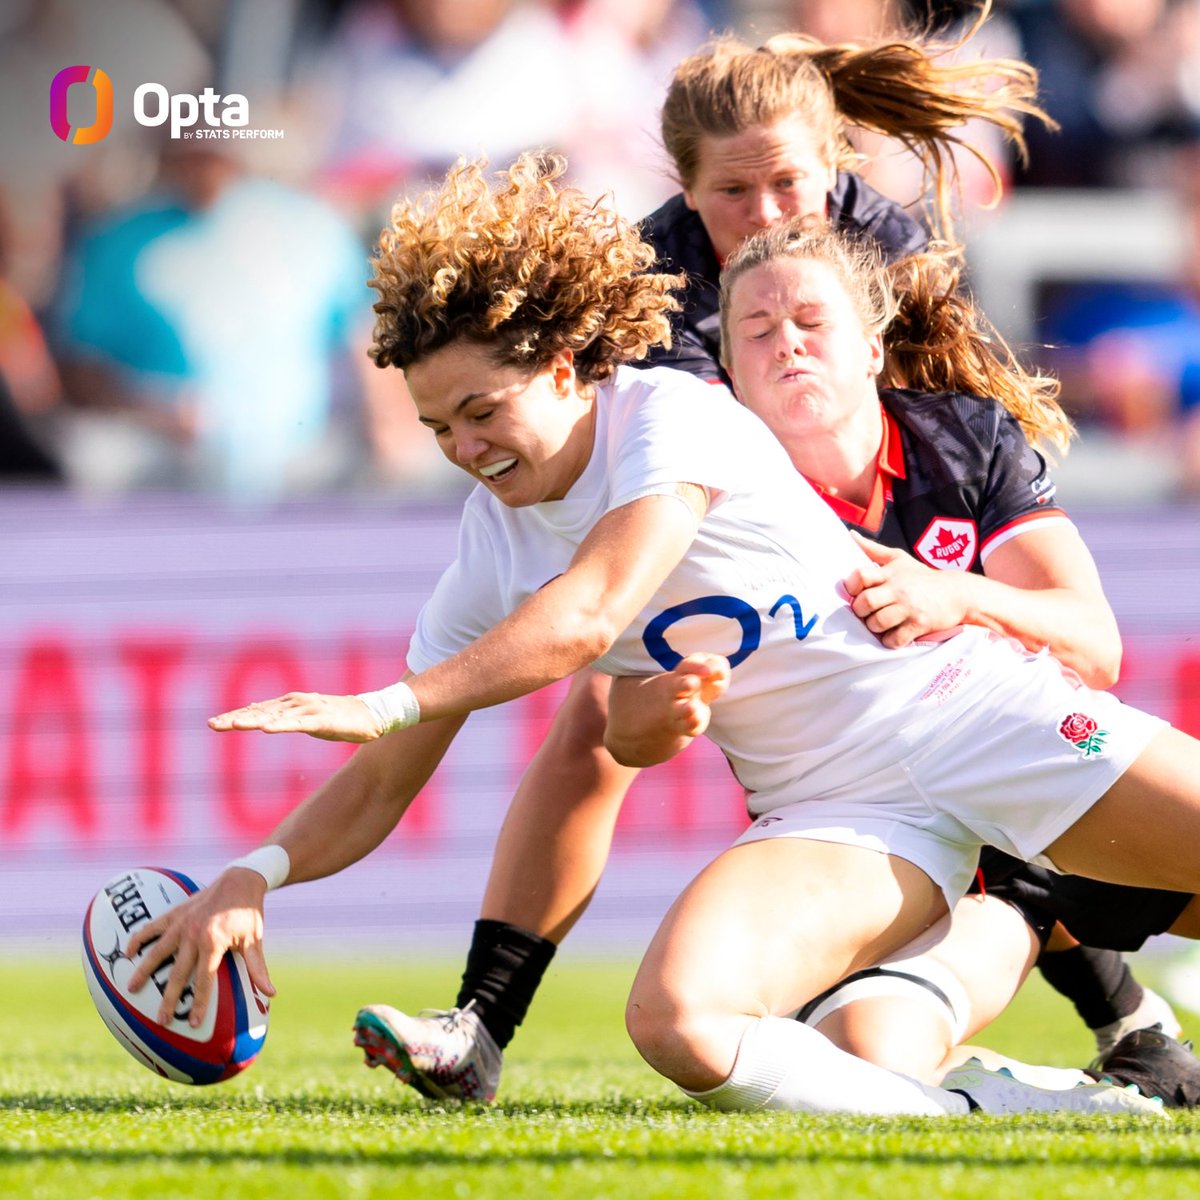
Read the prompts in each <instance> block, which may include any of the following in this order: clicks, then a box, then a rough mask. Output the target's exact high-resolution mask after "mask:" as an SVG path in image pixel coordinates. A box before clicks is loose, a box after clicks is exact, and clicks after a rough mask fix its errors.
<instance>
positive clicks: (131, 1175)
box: [0, 959, 1200, 1200]
mask: <svg viewBox="0 0 1200 1200" xmlns="http://www.w3.org/2000/svg"><path fill="white" fill-rule="evenodd" d="M273 973H274V979H275V983H276V985H277V986H278V988H279V990H280V995H279V997H278V999H277V1000H276V1003H275V1007H274V1011H273V1014H272V1020H273V1023H272V1027H271V1032H270V1036H269V1037H268V1039H267V1044H266V1048H265V1049H264V1051H263V1054H262V1056H261V1058H260V1059H259V1061H258V1062H257V1063H256V1064H255V1065H254V1067H253V1068H252V1069H251V1070H249V1071H247V1072H245V1073H243V1074H242V1075H241V1076H240V1077H238V1078H237V1079H235V1080H232V1081H230V1082H229V1083H226V1084H221V1085H219V1086H216V1087H212V1088H186V1087H181V1086H178V1085H175V1084H170V1083H167V1082H165V1081H162V1080H160V1079H158V1078H156V1077H154V1076H152V1075H151V1074H150V1073H149V1072H147V1071H145V1070H143V1069H142V1068H140V1067H139V1066H137V1064H136V1063H134V1061H133V1060H132V1059H131V1058H129V1057H128V1056H127V1055H126V1054H125V1053H124V1052H123V1051H122V1050H121V1049H120V1048H119V1047H118V1046H117V1044H116V1042H115V1041H114V1040H113V1039H112V1038H111V1037H110V1035H109V1034H108V1033H107V1032H106V1031H105V1029H104V1027H103V1026H102V1024H101V1022H100V1020H99V1018H98V1017H97V1015H96V1013H95V1012H94V1010H93V1009H92V1006H91V1003H90V1001H89V999H88V996H87V992H86V990H85V988H84V984H83V980H82V973H81V971H80V969H79V968H78V967H77V966H74V965H72V964H62V963H42V962H26V963H20V962H18V963H9V964H7V965H4V966H0V1039H2V1046H3V1054H2V1055H0V1196H5V1197H7V1196H13V1197H30V1198H34V1200H43V1198H45V1200H50V1198H54V1200H58V1198H63V1200H88V1198H90V1197H103V1198H105V1200H108V1198H110V1197H139V1198H140V1197H154V1198H156V1200H157V1198H160V1197H161V1198H164V1200H166V1198H173V1197H205V1198H209V1197H217V1196H228V1197H236V1198H238V1200H240V1198H242V1197H249V1198H255V1200H257V1198H259V1197H261V1198H262V1200H300V1198H307V1197H338V1198H340V1197H356V1198H357V1197H391V1196H404V1197H414V1198H415V1197H422V1198H423V1197H431V1198H433V1197H439V1198H440V1197H488V1198H493V1197H494V1198H496V1200H507V1198H508V1197H514V1196H520V1197H525V1196H528V1197H541V1196H555V1197H580V1198H583V1197H587V1198H588V1200H593V1198H599V1197H611V1198H613V1200H658V1198H660V1197H661V1198H664V1200H665V1198H667V1197H671V1198H672V1200H674V1198H676V1197H689V1196H706V1197H707V1196H712V1197H747V1198H754V1200H760V1198H767V1197H789V1198H792V1197H802V1198H803V1200H824V1198H826V1197H829V1198H834V1197H837V1198H838V1200H842V1198H853V1197H871V1198H872V1200H879V1198H884V1200H909V1198H917V1197H919V1198H921V1200H929V1198H931V1197H942V1196H947V1197H948V1196H954V1197H968V1198H971V1200H974V1198H976V1197H978V1198H980V1200H997V1198H1001V1197H1005V1198H1006V1197H1020V1198H1021V1200H1040V1198H1041V1197H1046V1198H1047V1200H1075V1198H1079V1200H1084V1198H1086V1200H1095V1198H1097V1197H1103V1198H1104V1200H1118V1198H1122V1197H1138V1198H1139V1200H1141V1198H1143V1197H1145V1198H1147V1200H1164V1198H1170V1197H1188V1198H1189V1200H1191V1198H1193V1197H1196V1196H1197V1195H1200V1172H1198V1167H1200V1137H1198V1135H1200V1117H1193V1116H1191V1115H1190V1114H1183V1115H1180V1116H1176V1118H1175V1119H1174V1120H1173V1121H1172V1122H1171V1123H1170V1124H1167V1123H1165V1122H1164V1123H1161V1124H1160V1123H1158V1122H1153V1123H1152V1122H1147V1121H1139V1120H1137V1119H1130V1118H1122V1119H1113V1118H1086V1117H1057V1116H1053V1117H1031V1118H982V1119H981V1118H978V1117H962V1118H957V1117H956V1118H948V1119H945V1120H941V1121H935V1120H928V1119H908V1120H902V1119H888V1120H884V1119H867V1118H856V1119H850V1118H812V1117H803V1116H799V1115H795V1114H786V1113H770V1114H740V1113H739V1114H722V1113H712V1112H708V1111H706V1110H703V1109H700V1108H698V1107H697V1106H695V1105H693V1104H691V1103H689V1102H688V1101H686V1100H685V1099H684V1098H683V1097H682V1096H681V1095H680V1094H679V1093H678V1092H676V1091H675V1090H674V1089H673V1088H672V1087H670V1086H669V1085H667V1084H666V1083H664V1082H663V1081H662V1080H660V1079H659V1078H658V1077H657V1076H656V1075H654V1074H653V1073H652V1072H651V1071H650V1070H649V1068H647V1067H645V1066H644V1065H643V1064H642V1063H641V1061H640V1060H639V1059H638V1058H637V1055H636V1054H635V1052H634V1051H633V1049H632V1048H631V1046H630V1045H629V1042H628V1040H627V1038H626V1036H625V1034H624V1031H623V1029H622V1026H621V1010H622V1003H623V998H624V993H625V990H626V988H627V987H628V984H629V980H630V978H631V975H632V968H631V967H630V966H627V965H623V966H611V965H602V964H571V963H570V961H569V959H568V961H567V962H566V963H564V964H563V965H561V966H559V965H556V968H555V969H554V970H553V971H552V972H551V975H550V978H549V982H548V985H547V986H546V988H545V989H544V991H543V993H542V994H541V995H540V996H539V998H538V1000H537V1003H536V1004H535V1007H534V1010H533V1013H532V1014H531V1016H530V1019H529V1021H528V1022H527V1023H526V1027H525V1029H524V1030H522V1031H521V1033H520V1035H519V1036H518V1038H517V1040H516V1041H515V1042H514V1043H513V1046H512V1047H511V1049H510V1052H509V1056H508V1061H507V1063H506V1068H505V1077H504V1084H503V1088H502V1091H501V1100H500V1102H499V1103H497V1104H495V1105H490V1106H468V1107H466V1108H461V1107H455V1106H445V1107H442V1106H436V1105H427V1104H425V1103H423V1102H421V1101H420V1100H419V1099H418V1098H417V1097H416V1096H415V1095H414V1094H412V1093H411V1092H410V1091H409V1090H408V1089H406V1088H401V1087H399V1086H398V1085H396V1083H395V1081H394V1080H393V1079H392V1077H391V1076H390V1075H387V1074H386V1073H384V1072H382V1071H373V1072H371V1071H366V1070H364V1069H363V1068H362V1067H361V1066H360V1065H359V1056H358V1052H357V1051H356V1050H355V1049H354V1048H353V1046H352V1045H351V1044H350V1033H349V1026H350V1022H351V1019H352V1018H353V1015H354V1011H355V1009H356V1008H357V1007H358V1005H359V1004H360V1003H364V1002H371V1001H378V1000H386V1001H388V1002H389V1003H394V1004H397V1005H398V1006H400V1007H402V1008H407V1009H409V1010H415V1009H417V1008H420V1007H422V1006H424V1005H428V1004H441V1003H448V1002H449V1000H450V999H451V998H452V995H453V990H454V985H455V984H456V982H457V973H456V971H455V970H454V969H453V968H452V967H450V966H448V965H447V966H444V967H432V968H431V967H425V968H412V967H409V966H407V965H405V964H403V963H401V962H399V961H398V962H397V964H396V965H395V966H394V967H390V968H387V969H383V968H380V967H373V966H365V965H363V964H362V963H358V962H352V961H346V962H335V963H331V964H328V965H326V966H324V967H322V968H316V967H314V966H312V965H311V964H308V965H302V964H299V963H296V962H292V963H288V962H286V961H281V962H275V963H274V964H273ZM981 1040H982V1039H981ZM986 1040H987V1042H988V1044H990V1045H993V1046H995V1047H996V1048H997V1049H1000V1050H1004V1051H1005V1052H1007V1053H1010V1054H1013V1055H1015V1056H1017V1057H1025V1058H1028V1059H1031V1060H1038V1061H1043V1062H1057V1063H1072V1062H1076V1063H1077V1062H1081V1061H1083V1060H1084V1059H1086V1057H1087V1056H1088V1049H1089V1041H1088V1036H1087V1033H1086V1031H1085V1030H1083V1029H1082V1027H1081V1026H1080V1025H1079V1024H1078V1022H1077V1021H1076V1020H1075V1019H1074V1018H1073V1016H1072V1015H1071V1013H1070V1010H1069V1009H1068V1008H1067V1006H1066V1005H1065V1004H1064V1003H1063V1002H1062V1001H1061V1000H1059V999H1058V998H1057V997H1055V996H1053V995H1052V994H1051V993H1049V992H1048V990H1047V989H1045V988H1044V987H1042V986H1041V985H1040V984H1039V983H1037V982H1036V981H1035V982H1034V983H1033V984H1032V985H1031V986H1030V987H1028V988H1027V989H1026V992H1025V994H1023V995H1022V997H1021V999H1020V1000H1019V1001H1018V1003H1017V1005H1015V1006H1014V1008H1013V1010H1012V1011H1011V1012H1010V1013H1009V1014H1007V1015H1006V1016H1005V1018H1004V1020H1003V1021H1002V1022H1001V1023H1000V1024H999V1025H998V1026H996V1027H995V1028H994V1029H993V1030H992V1031H991V1036H990V1037H989V1038H988V1039H986Z"/></svg>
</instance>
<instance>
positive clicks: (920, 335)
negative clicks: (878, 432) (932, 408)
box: [880, 244, 1073, 453]
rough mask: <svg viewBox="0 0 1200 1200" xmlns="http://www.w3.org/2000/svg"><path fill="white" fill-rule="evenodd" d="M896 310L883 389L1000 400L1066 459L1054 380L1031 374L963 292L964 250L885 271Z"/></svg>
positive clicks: (1035, 438)
mask: <svg viewBox="0 0 1200 1200" xmlns="http://www.w3.org/2000/svg"><path fill="white" fill-rule="evenodd" d="M885 270H886V271H887V274H888V276H889V278H890V282H891V290H892V293H893V295H894V297H895V301H896V307H895V312H894V315H893V317H892V319H891V323H890V324H889V325H888V327H887V329H886V331H885V332H884V335H883V338H884V348H885V351H886V354H885V359H884V369H883V372H882V374H881V376H880V383H881V384H882V385H883V386H885V387H905V388H913V389H915V390H917V391H923V392H966V393H968V394H970V395H975V396H990V397H992V398H993V399H995V400H998V401H999V402H1000V403H1001V404H1003V405H1004V407H1005V408H1006V409H1008V411H1009V412H1010V413H1012V415H1013V416H1014V417H1015V418H1016V419H1017V421H1018V422H1019V424H1020V426H1021V429H1022V430H1023V432H1024V433H1025V436H1026V437H1027V438H1028V439H1029V441H1030V442H1032V443H1034V444H1036V445H1040V446H1041V447H1042V448H1043V449H1045V450H1049V449H1051V448H1053V449H1054V450H1057V451H1058V452H1059V453H1065V451H1066V449H1067V447H1068V445H1069V443H1070V440H1071V436H1072V433H1073V429H1072V426H1071V422H1070V419H1069V418H1068V417H1067V415H1066V413H1064V412H1063V410H1062V407H1061V406H1060V405H1059V403H1058V394H1059V390H1060V384H1059V381H1058V380H1057V379H1055V378H1053V377H1052V376H1049V375H1042V374H1039V373H1038V372H1036V371H1030V370H1028V369H1027V368H1026V367H1025V366H1024V365H1023V364H1022V363H1021V361H1020V360H1019V359H1018V358H1017V356H1016V355H1015V354H1014V353H1013V351H1012V348H1011V347H1010V346H1009V345H1008V343H1007V342H1006V341H1005V340H1004V338H1002V337H1001V336H1000V334H999V333H998V332H997V331H996V330H995V328H994V327H993V326H992V324H991V322H990V321H989V320H988V319H987V317H986V316H985V315H984V314H983V312H982V311H981V310H980V309H979V308H978V307H977V306H976V304H975V302H974V300H973V299H972V298H971V296H970V294H969V293H968V292H965V291H964V290H963V289H962V287H961V280H960V275H961V271H962V254H961V248H959V247H954V246H948V245H944V244H943V245H935V246H933V247H931V248H930V250H929V251H927V252H926V253H923V254H914V255H911V256H909V257H908V258H905V259H901V260H900V261H899V262H897V263H894V264H892V265H891V266H890V267H887V268H885Z"/></svg>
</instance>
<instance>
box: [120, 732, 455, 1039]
mask: <svg viewBox="0 0 1200 1200" xmlns="http://www.w3.org/2000/svg"><path fill="white" fill-rule="evenodd" d="M464 720H465V718H464V717H446V718H443V719H442V720H440V721H433V722H429V723H426V724H421V725H415V726H413V727H412V728H411V729H402V730H398V731H397V732H396V733H395V734H393V735H392V736H391V737H388V738H383V739H381V740H380V741H378V742H375V743H374V744H372V745H370V746H364V747H363V748H362V749H361V750H359V751H358V752H357V753H356V754H355V755H354V756H353V757H352V758H351V759H350V760H349V761H348V762H347V763H345V764H344V765H343V766H342V767H341V769H340V770H338V771H337V772H336V773H335V774H334V775H333V776H331V778H330V779H329V780H328V781H327V782H326V783H325V784H324V785H323V786H322V787H321V788H319V789H318V790H317V791H316V792H314V793H313V795H311V796H310V797H309V798H308V799H307V800H305V801H304V802H303V803H301V804H300V805H298V806H297V807H296V808H295V809H293V811H292V812H291V813H289V814H288V815H287V816H286V817H285V818H284V819H283V821H282V822H280V824H279V825H278V827H277V828H276V829H275V831H274V832H273V833H272V834H271V836H270V837H269V838H268V839H267V842H268V844H270V845H277V846H281V847H283V849H284V850H285V851H286V853H287V856H288V859H289V862H290V865H289V868H288V874H287V882H288V883H300V882H303V881H304V880H308V879H319V878H321V877H322V876H325V875H332V874H334V873H335V872H337V871H340V870H342V869H343V868H345V867H348V866H350V864H351V863H355V862H357V861H358V860H359V859H361V858H364V857H365V856H366V855H367V854H369V853H370V852H371V851H372V850H374V849H375V847H376V846H378V845H379V844H380V843H381V842H382V841H383V840H384V838H386V837H387V836H388V834H389V833H391V831H392V830H393V829H394V828H395V827H396V824H397V823H398V822H399V820H400V818H401V817H402V816H403V815H404V813H405V811H406V810H407V808H408V806H409V804H410V803H411V802H412V800H413V798H414V797H415V796H416V795H417V793H418V792H419V791H420V790H421V788H422V787H423V786H424V785H425V783H426V782H427V781H428V779H429V776H430V775H432V774H433V771H434V769H435V768H436V767H437V765H438V763H439V762H440V761H441V760H442V757H443V756H444V755H445V753H446V750H447V749H448V747H449V745H450V743H451V741H453V739H454V735H455V734H456V733H457V732H458V730H459V729H460V728H461V727H462V723H463V721H464ZM266 891H267V881H266V879H265V878H264V877H263V876H262V875H260V874H259V873H258V872H257V871H255V870H251V869H249V868H246V867H236V866H233V867H228V868H226V869H225V870H224V871H223V872H222V873H221V874H220V875H219V876H217V878H216V879H215V880H214V881H213V883H212V884H211V885H210V886H208V887H206V888H203V889H201V891H199V892H197V893H196V894H195V895H194V896H191V897H189V898H188V899H187V900H185V901H184V902H183V903H181V904H179V905H176V906H175V907H174V908H171V909H170V910H169V911H168V912H166V913H164V914H163V915H162V916H160V917H158V918H156V919H155V920H153V921H150V922H148V923H147V924H146V925H144V926H142V927H141V928H139V929H138V930H137V931H136V932H135V933H134V934H133V936H132V937H131V938H130V940H129V945H128V947H127V953H128V955H129V957H130V958H131V959H136V958H137V956H138V954H139V952H141V958H140V959H139V960H138V962H137V969H136V970H135V971H134V973H133V976H132V977H131V979H130V981H129V982H130V988H131V989H132V990H134V991H136V990H137V989H138V988H140V987H141V986H142V985H143V984H144V983H145V982H146V981H147V980H148V979H149V977H150V976H151V975H152V974H153V973H154V972H155V971H156V970H157V969H158V968H159V967H160V966H161V965H162V964H163V963H165V962H166V961H167V959H169V958H171V957H174V960H175V962H174V966H173V967H172V968H171V973H170V976H169V977H168V980H167V986H166V988H165V989H164V991H163V996H162V1003H161V1005H160V1008H159V1015H158V1019H159V1021H160V1022H162V1023H164V1024H165V1023H167V1022H168V1021H170V1019H171V1014H172V1013H173V1012H174V1011H175V1007H176V1004H177V1002H178V1000H179V997H180V996H181V995H182V993H183V990H184V988H186V987H187V985H188V983H189V982H192V983H193V985H194V988H195V1000H194V1003H193V1005H192V1012H191V1023H192V1024H193V1025H199V1024H200V1022H201V1021H202V1020H203V1019H204V1014H205V1011H206V1009H207V1007H208V1001H209V997H210V995H211V992H212V984H213V979H214V977H215V975H216V971H217V967H218V966H219V965H220V962H221V958H222V956H223V955H224V954H225V952H226V950H237V951H239V952H240V953H241V954H242V956H243V957H244V958H245V960H246V966H247V969H248V970H249V972H250V978H251V979H252V980H253V982H254V984H255V986H256V987H258V988H259V989H260V990H261V991H263V992H264V993H266V994H267V995H274V993H275V989H274V987H273V985H272V984H271V980H270V977H269V975H268V972H267V967H266V962H265V960H264V957H263V949H262V935H263V897H264V896H265V894H266ZM156 939H157V940H156Z"/></svg>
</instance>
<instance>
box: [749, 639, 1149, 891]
mask: <svg viewBox="0 0 1200 1200" xmlns="http://www.w3.org/2000/svg"><path fill="white" fill-rule="evenodd" d="M1013 662H1014V663H1016V664H1019V666H1018V669H1013V670H1006V671H1003V672H1000V673H998V674H997V675H996V676H995V679H994V686H992V680H991V678H989V689H988V691H987V693H986V694H985V695H983V696H982V697H975V698H973V701H972V703H971V704H970V706H969V707H967V708H965V710H963V711H960V712H957V713H955V714H951V715H949V719H948V721H947V724H946V725H945V726H943V727H941V728H940V729H939V730H938V731H937V732H936V734H935V735H934V736H933V738H932V739H931V740H930V741H929V742H928V744H927V745H925V746H923V747H921V748H920V749H919V750H917V751H915V752H914V753H912V754H910V755H909V756H908V757H907V758H906V759H904V760H903V761H901V762H898V763H896V764H894V765H892V766H890V767H886V768H884V769H882V770H880V771H877V772H875V773H874V774H873V775H871V776H868V777H866V778H863V779H859V780H855V781H854V783H853V785H852V786H851V787H847V788H844V789H838V791H837V792H836V793H834V794H825V795H822V796H814V797H812V798H808V799H802V800H797V801H793V802H790V803H789V802H786V799H785V798H781V799H784V802H783V803H781V804H779V805H772V806H771V807H770V808H769V809H765V810H763V809H760V815H759V816H758V817H757V819H756V820H755V821H754V823H753V824H752V825H751V826H750V828H749V829H747V830H746V831H745V833H743V834H742V836H741V837H739V838H738V839H737V841H736V842H735V843H734V845H739V844H741V843H744V842H753V841H759V840H761V839H763V838H773V837H801V838H811V839H813V840H815V841H825V842H840V843H842V844H845V845H851V846H863V847H866V848H867V849H871V850H877V851H879V852H880V853H883V854H894V855H895V856H896V857H898V858H903V859H905V860H906V861H908V862H911V863H912V864H913V865H914V866H917V867H920V868H921V870H923V871H924V872H925V873H926V874H927V875H928V876H929V877H930V878H931V879H932V880H933V881H934V882H935V883H936V884H937V885H938V886H939V887H940V888H941V889H942V891H943V892H944V893H945V896H946V902H947V904H949V905H950V906H951V907H953V905H954V904H955V902H956V901H957V900H958V899H959V898H960V897H961V896H962V895H963V894H964V893H965V892H966V890H967V887H968V886H969V885H970V882H971V879H972V877H973V876H974V874H975V870H976V866H977V860H978V852H979V847H980V845H983V844H986V845H991V846H996V847H998V848H999V849H1001V850H1003V851H1005V852H1006V853H1007V854H1011V855H1013V856H1014V857H1016V858H1022V859H1025V860H1027V861H1029V862H1034V863H1037V864H1038V865H1039V866H1044V867H1048V868H1050V869H1051V870H1054V869H1056V868H1055V866H1054V864H1053V863H1051V862H1050V861H1049V860H1047V859H1046V858H1044V857H1043V856H1042V852H1043V851H1044V850H1045V849H1046V847H1047V846H1049V845H1050V844H1051V843H1052V842H1053V841H1054V840H1055V839H1056V838H1058V837H1059V835H1060V834H1062V833H1064V832H1066V830H1068V829H1069V828H1070V827H1071V826H1072V825H1074V824H1075V822H1076V821H1078V820H1079V818H1080V817H1082V816H1083V814H1084V813H1085V812H1087V810H1088V809H1089V808H1091V806H1092V805H1093V804H1095V803H1096V801H1097V800H1099V799H1100V797H1101V796H1103V795H1104V793H1105V792H1107V791H1108V789H1109V788H1110V787H1111V786H1112V785H1113V784H1114V783H1115V782H1116V780H1117V779H1118V778H1119V777H1120V776H1121V775H1122V774H1123V773H1124V772H1125V771H1126V770H1127V769H1128V768H1129V767H1130V766H1131V765H1132V764H1133V762H1134V760H1135V759H1136V758H1137V757H1138V755H1140V754H1141V752H1142V751H1143V750H1144V749H1145V748H1146V746H1147V745H1148V744H1149V742H1150V741H1151V739H1152V738H1153V737H1154V736H1155V735H1156V734H1158V733H1159V732H1160V731H1161V730H1162V729H1164V728H1165V727H1166V722H1165V721H1162V720H1160V719H1159V718H1158V717H1153V716H1151V715H1149V714H1148V713H1144V712H1142V711H1141V710H1139V709H1136V708H1130V707H1129V706H1128V705H1125V704H1122V703H1121V702H1120V701H1119V700H1118V699H1117V698H1116V697H1115V696H1113V695H1112V694H1110V693H1108V692H1095V691H1092V690H1091V689H1090V688H1085V687H1082V686H1081V685H1080V684H1079V683H1078V681H1077V678H1076V677H1075V676H1074V675H1073V674H1072V673H1070V672H1066V671H1064V670H1063V668H1062V667H1060V666H1059V664H1058V663H1057V661H1056V660H1055V659H1053V658H1051V657H1050V656H1049V655H1045V654H1042V655H1035V656H1027V657H1024V658H1022V657H1021V656H1019V655H1016V654H1014V655H1013ZM751 799H752V803H753V802H754V801H756V800H759V801H761V797H752V798H751Z"/></svg>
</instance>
